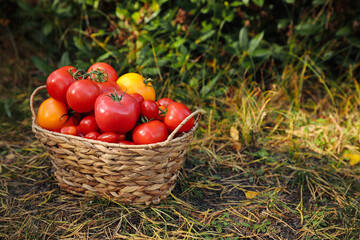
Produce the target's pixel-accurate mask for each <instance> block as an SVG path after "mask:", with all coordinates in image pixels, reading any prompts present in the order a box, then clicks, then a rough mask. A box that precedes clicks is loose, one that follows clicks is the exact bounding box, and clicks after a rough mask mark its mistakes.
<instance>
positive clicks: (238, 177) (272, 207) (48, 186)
mask: <svg viewBox="0 0 360 240" xmlns="http://www.w3.org/2000/svg"><path fill="white" fill-rule="evenodd" d="M15 96H16V97H14V98H13V100H12V101H13V102H14V103H18V104H19V109H22V110H18V111H19V112H21V111H24V112H23V113H24V114H23V115H22V116H24V115H25V116H27V117H26V118H25V120H23V121H22V122H21V123H20V124H15V123H14V122H13V121H10V120H9V119H8V118H6V117H4V118H3V119H4V121H3V122H2V126H1V145H0V151H1V152H0V154H1V162H0V179H1V180H0V196H1V207H0V238H2V239H358V236H359V234H360V227H359V226H360V212H359V196H360V195H359V192H360V177H359V176H360V168H359V166H358V165H355V166H350V165H349V163H348V161H347V159H344V157H343V154H344V153H345V152H351V153H354V154H358V153H359V152H358V144H359V120H358V119H359V114H358V113H357V112H356V111H353V110H354V109H357V108H358V105H357V104H358V101H357V100H356V101H355V100H354V98H347V101H348V102H340V103H339V106H340V105H341V104H342V105H341V108H342V109H343V108H344V106H348V107H349V106H351V108H350V109H352V110H351V111H350V110H348V111H337V110H336V109H335V108H333V109H330V110H329V109H327V111H324V112H323V114H319V112H320V111H319V109H320V108H321V107H320V106H317V111H316V114H314V112H313V111H309V109H304V108H303V109H299V110H298V111H292V110H291V109H289V108H286V107H284V106H286V104H287V102H286V101H287V100H286V97H284V96H285V94H284V93H283V92H281V91H280V90H277V88H276V86H275V87H274V89H272V90H271V91H267V92H261V91H260V90H259V88H258V87H257V85H254V84H252V85H251V84H244V85H242V86H241V88H233V89H232V90H230V91H229V92H228V95H227V96H225V97H224V98H223V99H217V100H216V101H214V102H213V108H211V109H208V111H206V112H205V113H204V116H203V118H202V121H201V127H200V128H199V130H198V131H197V134H196V138H195V141H194V142H193V144H192V146H191V150H190V151H189V153H188V155H187V161H186V164H185V166H184V168H183V169H182V171H181V173H180V176H179V179H178V184H177V186H176V188H175V189H174V191H173V193H172V195H171V196H169V198H168V199H167V200H166V201H164V202H162V203H161V204H159V205H152V206H148V207H146V206H142V207H134V206H124V205H122V204H120V203H117V202H115V201H111V200H108V199H101V198H97V199H87V198H80V197H73V196H71V195H69V194H66V193H63V192H61V191H60V189H59V188H58V186H57V184H56V180H55V178H54V177H53V175H52V168H51V164H50V162H49V158H48V156H47V153H45V152H44V150H43V149H42V147H41V146H40V145H39V143H38V142H37V141H36V140H35V139H34V137H33V134H32V132H31V130H30V119H29V115H28V114H27V113H26V111H27V109H26V107H25V106H26V104H27V103H28V102H27V94H22V95H21V94H20V95H16V94H15ZM280 103H281V104H280ZM319 104H320V103H319Z"/></svg>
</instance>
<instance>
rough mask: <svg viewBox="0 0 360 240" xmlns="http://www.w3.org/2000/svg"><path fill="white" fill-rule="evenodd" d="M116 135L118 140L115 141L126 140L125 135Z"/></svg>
mask: <svg viewBox="0 0 360 240" xmlns="http://www.w3.org/2000/svg"><path fill="white" fill-rule="evenodd" d="M117 135H118V139H117V140H118V141H123V140H125V138H126V134H125V133H118V134H117Z"/></svg>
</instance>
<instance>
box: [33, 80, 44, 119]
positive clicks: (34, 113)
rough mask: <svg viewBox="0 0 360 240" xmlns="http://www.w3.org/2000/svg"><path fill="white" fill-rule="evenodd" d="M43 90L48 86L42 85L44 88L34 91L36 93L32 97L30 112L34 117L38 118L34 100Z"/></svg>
mask: <svg viewBox="0 0 360 240" xmlns="http://www.w3.org/2000/svg"><path fill="white" fill-rule="evenodd" d="M43 89H46V85H42V86H40V87H38V88H36V89H35V90H34V92H33V93H32V94H31V96H30V110H31V113H32V115H33V117H36V112H35V109H34V98H35V96H36V94H38V92H39V91H41V90H43Z"/></svg>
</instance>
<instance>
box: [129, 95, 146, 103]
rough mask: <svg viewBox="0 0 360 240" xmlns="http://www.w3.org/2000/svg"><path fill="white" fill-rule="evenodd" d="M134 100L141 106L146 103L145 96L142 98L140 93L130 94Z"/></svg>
mask: <svg viewBox="0 0 360 240" xmlns="http://www.w3.org/2000/svg"><path fill="white" fill-rule="evenodd" d="M130 95H131V96H132V97H133V98H135V99H136V101H137V102H138V103H139V104H140V105H141V104H142V103H143V102H144V98H143V96H141V94H139V93H132V94H130Z"/></svg>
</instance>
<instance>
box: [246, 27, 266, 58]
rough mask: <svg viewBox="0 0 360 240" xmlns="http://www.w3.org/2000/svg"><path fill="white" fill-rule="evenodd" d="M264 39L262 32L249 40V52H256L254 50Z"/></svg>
mask: <svg viewBox="0 0 360 240" xmlns="http://www.w3.org/2000/svg"><path fill="white" fill-rule="evenodd" d="M263 37H264V32H261V33H259V34H258V35H256V36H255V37H254V38H253V39H251V41H250V43H249V52H250V53H252V52H254V51H255V50H256V48H257V47H258V46H259V44H260V42H261V40H262V39H263Z"/></svg>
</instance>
